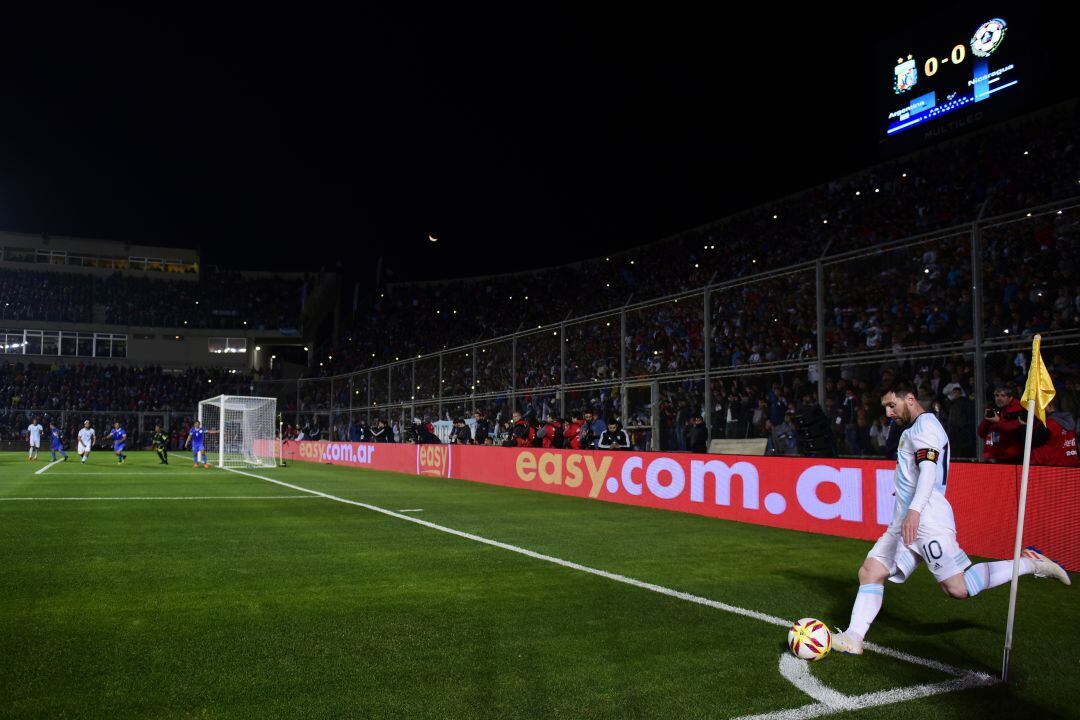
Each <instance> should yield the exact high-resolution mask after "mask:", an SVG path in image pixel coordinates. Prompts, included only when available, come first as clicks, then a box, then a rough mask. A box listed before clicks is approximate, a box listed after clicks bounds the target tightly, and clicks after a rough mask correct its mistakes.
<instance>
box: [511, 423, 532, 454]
mask: <svg viewBox="0 0 1080 720" xmlns="http://www.w3.org/2000/svg"><path fill="white" fill-rule="evenodd" d="M510 438H511V441H512V442H513V444H514V445H516V446H517V447H532V446H533V443H534V442H535V441H536V428H535V427H533V426H532V425H530V424H529V421H528V420H525V419H524V418H522V419H521V420H518V421H517V422H516V423H514V424H513V425H512V426H510Z"/></svg>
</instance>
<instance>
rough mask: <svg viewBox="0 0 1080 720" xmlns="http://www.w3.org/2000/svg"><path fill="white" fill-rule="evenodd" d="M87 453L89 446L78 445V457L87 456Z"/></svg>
mask: <svg viewBox="0 0 1080 720" xmlns="http://www.w3.org/2000/svg"><path fill="white" fill-rule="evenodd" d="M89 452H90V446H89V445H83V444H82V443H79V454H80V455H85V454H87V453H89Z"/></svg>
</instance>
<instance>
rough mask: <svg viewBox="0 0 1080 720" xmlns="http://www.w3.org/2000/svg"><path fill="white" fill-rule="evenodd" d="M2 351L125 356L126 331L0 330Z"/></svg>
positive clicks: (2, 352)
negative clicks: (124, 332) (114, 332)
mask: <svg viewBox="0 0 1080 720" xmlns="http://www.w3.org/2000/svg"><path fill="white" fill-rule="evenodd" d="M0 340H2V342H0V354H3V355H38V356H43V357H58V356H59V357H98V358H126V357H127V335H120V334H112V333H72V332H59V331H56V330H0Z"/></svg>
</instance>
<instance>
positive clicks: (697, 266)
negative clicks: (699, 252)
mask: <svg viewBox="0 0 1080 720" xmlns="http://www.w3.org/2000/svg"><path fill="white" fill-rule="evenodd" d="M694 267H695V268H699V267H701V266H700V265H698V264H697V263H694ZM676 302H678V300H676Z"/></svg>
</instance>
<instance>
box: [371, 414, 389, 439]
mask: <svg viewBox="0 0 1080 720" xmlns="http://www.w3.org/2000/svg"><path fill="white" fill-rule="evenodd" d="M371 438H372V440H373V441H375V442H377V443H392V442H394V431H393V430H392V429H390V426H388V425H387V424H386V421H385V420H383V419H382V418H375V429H374V430H372V431H371Z"/></svg>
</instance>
